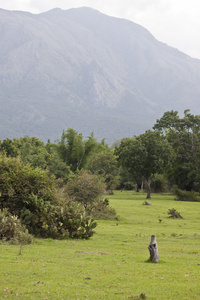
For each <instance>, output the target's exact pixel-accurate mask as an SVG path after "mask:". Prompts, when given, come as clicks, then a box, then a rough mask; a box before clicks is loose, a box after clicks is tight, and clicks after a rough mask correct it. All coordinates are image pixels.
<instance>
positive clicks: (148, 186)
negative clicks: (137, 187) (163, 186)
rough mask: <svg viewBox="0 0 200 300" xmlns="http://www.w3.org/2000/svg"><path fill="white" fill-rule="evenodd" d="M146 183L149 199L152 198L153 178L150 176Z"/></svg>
mask: <svg viewBox="0 0 200 300" xmlns="http://www.w3.org/2000/svg"><path fill="white" fill-rule="evenodd" d="M146 185H147V199H151V179H150V178H148V179H147V180H146Z"/></svg>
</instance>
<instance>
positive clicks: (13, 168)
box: [0, 155, 99, 238]
mask: <svg viewBox="0 0 200 300" xmlns="http://www.w3.org/2000/svg"><path fill="white" fill-rule="evenodd" d="M90 183H91V184H92V183H93V181H92V182H90ZM84 191H85V192H87V185H86V187H85V188H84ZM89 192H90V191H89ZM95 192H96V195H97V194H99V190H98V189H97V190H96V191H95ZM94 194H95V193H94ZM89 195H90V193H89ZM4 208H7V209H8V211H9V213H11V215H14V214H15V215H16V216H17V217H15V219H16V218H17V219H16V220H18V218H20V220H21V223H22V224H23V225H24V226H26V228H27V229H28V230H29V232H30V233H32V234H34V235H36V236H40V237H52V238H67V237H72V238H89V237H90V236H92V235H93V233H94V232H93V229H94V228H95V227H96V223H95V222H94V221H93V220H91V218H90V217H89V216H88V215H87V214H86V213H85V209H84V207H83V206H82V205H81V204H80V203H73V202H72V201H69V200H68V199H67V200H64V201H63V202H61V201H58V200H57V199H56V196H55V179H54V178H49V176H48V173H47V171H44V170H41V169H39V168H36V169H33V168H32V167H31V166H30V165H28V164H27V165H24V164H23V163H22V162H21V161H20V160H19V159H17V158H8V157H6V156H5V155H1V156H0V209H4ZM9 218H10V217H9ZM9 220H10V219H9ZM16 222H17V221H16ZM13 226H14V225H13Z"/></svg>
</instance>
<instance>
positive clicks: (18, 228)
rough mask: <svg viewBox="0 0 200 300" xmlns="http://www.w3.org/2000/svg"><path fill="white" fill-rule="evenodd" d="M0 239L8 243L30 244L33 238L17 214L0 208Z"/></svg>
mask: <svg viewBox="0 0 200 300" xmlns="http://www.w3.org/2000/svg"><path fill="white" fill-rule="evenodd" d="M0 240H2V241H3V242H8V243H10V244H31V243H32V241H33V238H32V236H31V235H30V234H29V233H28V230H27V229H26V228H25V226H23V225H22V224H21V221H20V220H19V219H18V217H17V216H15V215H11V214H10V213H9V211H8V210H7V209H3V210H0Z"/></svg>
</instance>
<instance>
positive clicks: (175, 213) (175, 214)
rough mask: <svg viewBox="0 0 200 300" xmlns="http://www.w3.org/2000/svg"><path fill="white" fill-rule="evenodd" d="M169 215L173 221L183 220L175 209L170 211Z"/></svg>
mask: <svg viewBox="0 0 200 300" xmlns="http://www.w3.org/2000/svg"><path fill="white" fill-rule="evenodd" d="M167 214H168V215H169V216H170V218H173V219H183V217H182V216H181V214H180V213H179V212H178V211H177V210H176V209H175V208H171V209H168V212H167Z"/></svg>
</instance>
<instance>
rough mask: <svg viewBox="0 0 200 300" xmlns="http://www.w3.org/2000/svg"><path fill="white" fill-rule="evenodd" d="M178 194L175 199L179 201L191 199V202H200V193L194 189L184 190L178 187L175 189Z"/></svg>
mask: <svg viewBox="0 0 200 300" xmlns="http://www.w3.org/2000/svg"><path fill="white" fill-rule="evenodd" d="M174 193H175V195H176V198H175V200H177V201H190V202H200V196H199V193H197V192H194V191H183V190H180V189H178V188H175V189H174Z"/></svg>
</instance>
